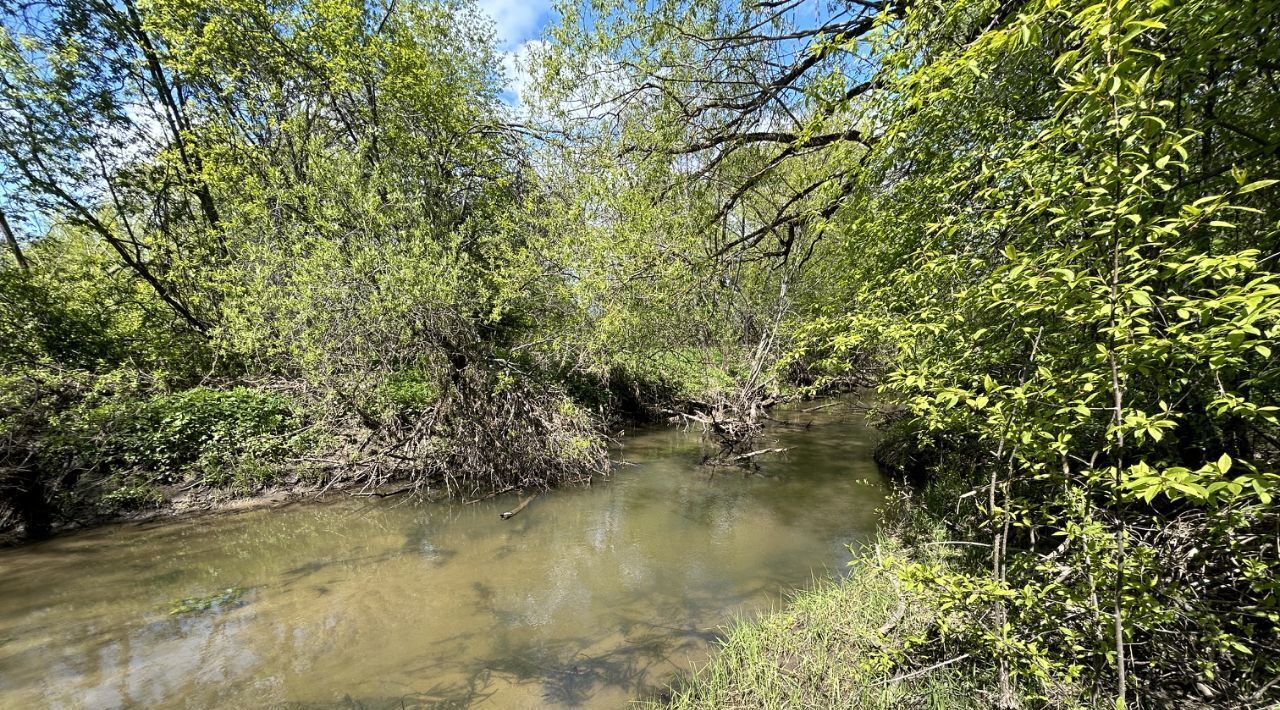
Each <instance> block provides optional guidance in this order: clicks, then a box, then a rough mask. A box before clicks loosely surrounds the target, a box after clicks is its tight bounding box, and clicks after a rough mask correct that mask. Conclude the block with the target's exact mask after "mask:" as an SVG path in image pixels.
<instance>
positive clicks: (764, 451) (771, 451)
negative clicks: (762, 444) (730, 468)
mask: <svg viewBox="0 0 1280 710" xmlns="http://www.w3.org/2000/svg"><path fill="white" fill-rule="evenodd" d="M783 451H786V449H776V448H775V449H760V450H758V451H748V452H747V453H745V454H739V455H737V456H734V457H733V458H731V459H729V460H730V461H750V460H751V459H753V458H755V457H757V456H763V455H765V454H780V453H782V452H783Z"/></svg>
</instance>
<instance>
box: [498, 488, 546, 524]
mask: <svg viewBox="0 0 1280 710" xmlns="http://www.w3.org/2000/svg"><path fill="white" fill-rule="evenodd" d="M537 497H538V494H537V493H534V494H533V495H531V496H529V497H528V498H525V499H524V500H523V501H521V502H520V505H517V506H516V507H514V508H512V509H511V510H508V511H507V512H505V513H503V514H502V515H499V516H498V517H500V518H502V519H503V520H510V519H512V518H514V517H516V515H518V514H519V513H520V511H522V510H524V509H525V508H527V507H528V506H529V504H530V503H532V502H533V499H534V498H537Z"/></svg>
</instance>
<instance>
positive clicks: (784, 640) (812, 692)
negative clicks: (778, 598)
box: [666, 539, 991, 710]
mask: <svg viewBox="0 0 1280 710" xmlns="http://www.w3.org/2000/svg"><path fill="white" fill-rule="evenodd" d="M897 552H898V546H897V545H896V544H895V543H894V542H893V541H891V540H887V539H886V540H882V541H881V542H880V543H879V544H877V545H876V546H875V548H874V549H872V550H868V551H866V552H865V553H863V554H862V555H861V556H860V557H859V558H858V559H857V560H855V564H854V566H855V569H854V570H853V573H852V574H850V575H849V576H848V577H846V578H844V579H843V580H838V581H837V580H826V581H822V582H819V583H818V585H817V586H816V587H815V588H813V589H811V590H807V591H803V592H800V593H798V594H796V595H795V596H794V597H793V598H791V599H790V601H789V602H788V604H787V605H786V607H785V608H784V609H783V610H781V611H778V612H775V613H772V614H768V615H765V616H763V617H760V618H758V619H754V620H744V621H741V622H739V623H737V624H735V625H734V626H733V627H732V628H730V629H729V630H728V633H727V635H726V637H725V638H724V640H723V641H722V642H721V649H720V651H719V653H718V654H717V655H716V657H715V658H714V659H712V660H711V661H710V662H709V663H708V664H707V665H706V666H704V667H702V668H700V669H698V670H697V671H695V672H693V673H692V674H690V675H689V676H688V677H686V678H685V679H683V680H682V682H680V683H679V684H678V685H677V686H676V687H675V688H674V689H673V690H672V695H671V697H669V698H668V699H667V701H666V704H667V706H668V707H671V708H678V709H681V710H693V709H694V708H715V709H717V710H720V709H727V708H939V709H941V708H948V709H951V708H955V709H963V708H988V707H991V696H990V695H989V694H988V692H987V691H986V689H985V688H984V687H983V684H982V683H980V682H979V681H978V679H977V678H976V677H975V671H974V669H973V668H972V667H971V666H969V665H967V664H964V663H957V664H954V665H945V666H942V667H939V668H935V669H932V670H927V671H924V672H921V671H922V670H924V669H927V668H928V667H929V666H928V665H923V664H922V665H923V668H916V667H912V668H898V667H896V663H895V659H896V657H897V655H898V654H896V652H895V651H896V649H899V648H901V646H902V643H901V640H902V639H905V638H908V637H912V636H916V635H918V634H921V633H925V632H926V629H927V628H928V627H929V625H930V623H931V620H932V619H933V618H934V617H935V610H933V609H930V608H929V607H928V605H926V604H921V603H919V600H918V599H915V598H912V597H909V596H908V597H904V596H903V593H902V591H901V589H900V585H899V584H898V582H897V579H896V574H895V572H894V571H893V570H892V569H891V568H890V566H889V565H884V564H881V561H882V558H881V556H882V555H884V554H897Z"/></svg>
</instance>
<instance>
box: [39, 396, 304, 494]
mask: <svg viewBox="0 0 1280 710" xmlns="http://www.w3.org/2000/svg"><path fill="white" fill-rule="evenodd" d="M62 420H63V423H64V424H65V430H66V431H67V434H66V435H64V436H63V437H62V442H61V444H62V446H63V447H64V449H65V450H67V451H68V453H69V455H72V456H78V457H82V458H84V457H87V458H88V461H87V463H88V464H89V465H90V466H91V467H93V468H98V469H101V470H128V471H138V472H143V473H145V475H146V477H147V479H148V480H149V481H151V482H153V483H173V482H175V481H178V480H181V479H182V478H184V477H186V476H188V475H190V474H192V473H194V474H195V475H198V476H199V477H201V478H202V479H203V480H204V482H205V483H208V484H210V485H228V484H231V483H236V484H238V485H237V487H240V488H249V489H253V488H257V487H260V486H261V485H262V484H263V483H265V482H267V480H268V479H269V478H270V476H269V475H268V474H267V473H266V472H265V471H264V470H263V468H262V467H263V465H265V464H267V463H269V462H277V461H279V460H281V459H282V458H284V457H285V456H287V455H288V454H289V453H291V452H293V451H296V450H297V448H298V447H299V445H300V440H299V438H298V434H299V429H300V426H301V422H302V419H301V416H300V414H299V413H298V411H297V410H296V408H295V407H294V405H293V403H292V402H290V400H289V399H288V398H286V397H284V396H282V395H279V394H275V393H271V392H265V391H262V390H258V389H253V388H249V387H234V388H232V389H228V390H217V389H212V388H208V387H196V388H193V389H189V390H184V391H179V392H174V393H170V394H160V395H154V396H150V397H141V398H138V399H134V398H123V399H122V398H119V397H118V396H117V397H114V398H112V399H110V400H108V401H107V402H106V403H104V404H101V405H99V406H96V407H92V408H90V409H88V410H87V411H84V410H73V411H72V412H69V413H68V414H67V415H64V416H63V417H62ZM240 469H244V470H240Z"/></svg>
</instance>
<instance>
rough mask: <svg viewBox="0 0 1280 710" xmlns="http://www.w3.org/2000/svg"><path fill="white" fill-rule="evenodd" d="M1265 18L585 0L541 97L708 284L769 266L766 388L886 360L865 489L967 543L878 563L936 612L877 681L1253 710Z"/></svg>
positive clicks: (1257, 683) (1148, 4)
mask: <svg viewBox="0 0 1280 710" xmlns="http://www.w3.org/2000/svg"><path fill="white" fill-rule="evenodd" d="M1277 10H1280V8H1278V7H1276V6H1275V5H1274V4H1273V3H1267V2H1250V3H1233V2H1220V1H1216V0H1198V1H1187V2H1178V3H1172V2H1161V1H1159V0H1135V1H1128V0H1110V1H1105V2H1096V3H1095V2H1085V1H1079V2H1071V1H1066V0H1044V1H1041V2H1016V1H1013V0H1005V1H1003V2H993V1H988V0H979V1H962V2H927V1H922V2H886V3H837V4H835V5H833V6H823V5H818V6H816V7H815V6H814V5H813V4H809V3H767V4H761V5H747V4H743V5H740V4H737V3H720V4H716V3H684V2H660V3H650V4H646V5H645V6H644V7H638V6H637V7H632V6H629V5H626V4H622V3H605V2H598V3H592V4H591V5H590V8H589V10H583V11H579V12H576V13H575V12H573V11H570V12H568V13H567V16H566V17H567V19H566V27H564V28H562V29H559V30H557V35H556V36H557V39H558V40H559V42H558V44H556V45H554V46H553V47H552V48H551V49H550V50H548V52H547V56H546V60H545V61H546V66H547V67H548V70H549V72H548V75H547V76H546V77H545V78H544V80H545V81H546V82H547V85H548V86H549V87H550V90H551V91H552V95H553V96H555V97H556V99H557V101H558V102H559V103H558V105H559V106H561V107H562V111H564V113H566V114H569V115H572V114H573V113H574V112H580V111H581V110H582V108H581V107H582V106H587V107H588V108H589V109H590V108H595V107H603V108H604V109H605V114H604V115H605V118H604V119H603V120H602V121H596V122H594V123H593V124H592V125H593V126H595V127H596V128H597V130H600V127H601V126H604V127H605V128H604V129H603V130H602V133H603V134H604V137H603V138H601V139H599V140H600V142H601V143H602V144H604V145H608V146H621V150H620V153H621V154H622V155H624V156H627V157H629V158H630V159H633V160H635V161H636V163H637V167H636V168H634V169H633V170H636V171H637V172H638V171H640V170H648V171H651V172H654V173H661V171H663V170H665V171H666V172H665V173H662V174H660V177H659V179H658V184H657V187H656V190H654V192H655V193H656V194H658V195H661V196H671V197H673V198H675V200H676V201H677V203H678V204H680V206H681V208H682V209H686V208H685V207H684V204H683V202H682V201H685V200H688V201H689V202H690V203H691V205H692V206H691V207H688V208H687V210H688V211H687V212H686V214H689V213H693V214H700V215H710V217H709V218H704V220H703V221H702V222H701V224H703V225H705V229H707V230H708V231H709V232H718V234H710V235H708V236H706V237H705V238H704V240H703V242H704V244H705V245H706V248H705V253H706V255H707V259H708V260H709V262H710V263H714V264H717V265H718V266H719V268H722V269H736V268H738V267H739V265H740V264H742V263H744V262H764V263H770V264H771V265H772V266H773V268H776V269H778V270H785V269H792V270H794V271H793V273H794V274H795V276H794V277H793V278H794V279H795V281H796V282H797V283H799V284H802V286H800V287H799V288H797V289H795V290H793V292H792V293H794V294H796V295H797V296H798V297H797V298H796V299H794V300H793V301H792V302H791V303H788V304H779V307H781V308H784V309H785V312H786V315H785V317H786V319H787V323H788V325H789V327H788V328H787V329H786V333H785V335H786V337H787V338H789V341H788V342H789V344H790V349H791V350H792V356H791V365H792V366H799V367H801V368H802V369H804V370H807V371H809V372H811V373H812V372H818V373H824V374H825V375H827V376H828V377H833V378H847V377H849V376H855V377H856V376H857V375H859V374H860V373H865V372H867V371H868V367H869V366H870V365H873V364H875V363H878V364H879V365H880V367H881V368H882V370H881V373H880V376H879V381H880V382H881V384H882V391H883V393H884V395H885V401H886V403H887V404H886V407H887V411H886V414H887V418H888V420H890V421H892V422H893V424H892V427H891V429H890V433H889V435H888V437H889V438H888V439H887V440H886V442H885V446H884V449H883V450H884V454H885V460H886V463H887V464H889V465H891V466H895V467H898V468H900V469H903V470H905V471H907V472H910V473H913V474H917V475H918V476H919V477H921V478H923V479H924V480H927V481H929V483H928V486H929V487H930V489H931V490H932V491H933V492H932V493H930V494H929V495H928V496H926V500H929V501H933V502H934V503H936V504H938V507H937V511H938V512H939V513H940V514H941V515H942V516H943V517H944V518H945V521H946V527H945V533H944V537H946V538H947V539H946V540H944V541H943V542H944V543H948V542H960V543H962V544H963V546H964V547H965V549H972V550H977V551H978V552H976V553H975V554H973V555H969V556H965V557H962V558H960V559H956V560H950V561H948V562H946V563H945V564H942V563H938V562H936V561H931V562H927V563H926V562H923V561H921V562H918V563H915V564H911V565H904V566H902V567H901V568H900V570H899V571H900V573H901V576H902V578H903V582H904V588H905V589H907V590H908V591H909V592H910V593H912V594H917V595H919V598H920V599H924V600H929V601H930V602H931V603H932V604H934V605H935V606H936V608H937V610H938V613H937V616H936V620H935V623H934V625H933V627H932V628H931V629H929V630H927V631H925V632H921V633H919V634H917V635H916V636H915V637H914V638H909V639H905V640H903V641H902V644H900V647H899V648H898V649H897V650H896V651H894V652H893V654H891V655H893V657H894V658H896V659H898V661H899V662H905V663H908V664H916V665H918V666H920V667H927V666H929V665H930V664H932V663H935V662H937V663H947V664H948V665H949V664H950V662H952V661H954V660H955V658H957V657H962V656H963V657H965V658H983V659H991V661H992V662H991V666H990V667H987V668H986V671H987V672H989V673H990V676H989V681H990V685H991V687H992V688H993V695H992V697H991V699H990V701H991V703H992V704H995V705H1001V706H1010V705H1014V704H1017V703H1019V702H1024V701H1033V702H1038V703H1048V704H1059V703H1062V704H1071V703H1072V702H1075V701H1077V700H1081V699H1083V700H1085V701H1087V702H1090V703H1091V704H1092V703H1098V704H1102V703H1104V702H1105V704H1111V703H1113V702H1114V703H1115V704H1117V705H1121V704H1123V703H1124V702H1126V701H1127V702H1129V703H1131V704H1133V703H1138V704H1141V705H1143V706H1168V705H1173V704H1178V703H1185V704H1195V703H1197V702H1203V703H1214V704H1224V705H1233V704H1240V703H1248V702H1258V703H1261V702H1264V701H1265V700H1266V699H1267V698H1272V699H1273V694H1274V693H1275V692H1276V689H1275V686H1276V685H1277V684H1276V683H1275V681H1274V678H1275V677H1276V675H1277V673H1278V672H1280V668H1278V667H1277V666H1276V661H1275V659H1276V657H1277V650H1280V649H1277V648H1276V647H1275V644H1274V640H1275V638H1276V631H1277V622H1278V621H1280V616H1277V614H1278V613H1280V605H1278V602H1280V598H1278V597H1277V593H1278V592H1280V588H1278V587H1277V582H1276V580H1277V570H1278V566H1277V565H1278V562H1280V550H1277V540H1276V537H1275V531H1276V529H1277V525H1278V524H1280V518H1277V514H1276V505H1275V502H1274V500H1273V498H1274V496H1275V494H1276V486H1277V482H1278V476H1277V469H1276V465H1277V455H1278V453H1280V452H1278V448H1280V446H1278V445H1280V427H1278V426H1277V413H1278V412H1280V409H1277V404H1280V403H1278V402H1277V385H1278V384H1280V380H1278V379H1277V378H1278V377H1280V370H1278V369H1277V365H1276V360H1275V359H1274V353H1273V347H1274V343H1275V341H1276V336H1277V333H1278V332H1280V326H1278V323H1277V316H1280V297H1278V296H1280V281H1278V280H1277V276H1276V273H1275V257H1276V255H1277V253H1278V252H1277V246H1280V243H1278V241H1277V239H1278V237H1280V223H1278V220H1280V207H1278V205H1277V202H1276V199H1275V195H1276V188H1275V186H1276V184H1277V180H1276V178H1277V177H1278V176H1280V170H1278V168H1280V165H1278V164H1277V160H1276V157H1277V146H1280V142H1278V141H1280V133H1278V130H1280V126H1278V125H1277V123H1278V122H1280V105H1277V103H1276V102H1277V97H1280V93H1277V92H1276V88H1277V86H1276V80H1277V76H1276V71H1277V69H1280V64H1277V61H1276V59H1277V52H1280V45H1277V43H1276V41H1275V39H1274V37H1275V30H1276V22H1277V20H1276V18H1277V16H1278V14H1280V13H1277ZM565 72H568V73H569V75H570V77H571V78H568V79H566V78H564V73H565ZM574 72H576V73H574ZM590 76H596V77H600V76H603V77H605V78H604V79H600V80H598V81H597V82H596V84H595V85H594V86H593V85H592V84H591V83H590V82H587V81H585V80H584V79H583V78H582V77H590ZM584 86H586V87H588V88H589V89H594V90H595V91H596V93H595V94H594V95H591V96H587V97H582V96H581V94H582V92H583V91H584V89H583V87H584ZM571 125H572V122H571ZM690 157H691V158H690ZM651 194H654V193H651ZM677 196H678V197H677ZM726 234H727V235H729V237H728V238H726V237H725V236H723V235H726ZM922 559H923V558H922ZM895 654H896V655H895ZM1081 694H1083V695H1081ZM1020 699H1021V700H1020ZM1104 699H1105V701H1104ZM1197 699H1198V700H1197Z"/></svg>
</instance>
